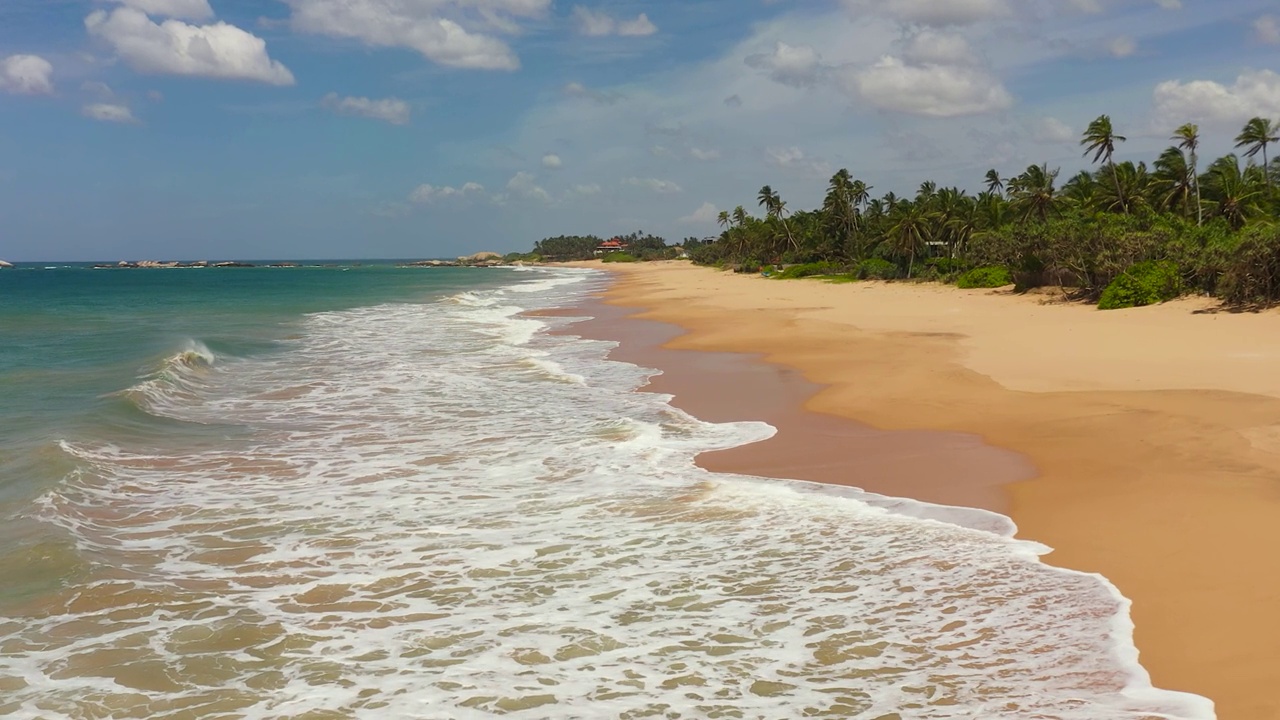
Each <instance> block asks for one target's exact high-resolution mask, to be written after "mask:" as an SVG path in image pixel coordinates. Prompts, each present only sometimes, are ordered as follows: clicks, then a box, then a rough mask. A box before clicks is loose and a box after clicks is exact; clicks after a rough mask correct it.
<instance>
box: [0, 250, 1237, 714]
mask: <svg viewBox="0 0 1280 720" xmlns="http://www.w3.org/2000/svg"><path fill="white" fill-rule="evenodd" d="M431 272H434V271H431ZM500 274H501V275H502V278H503V279H502V280H501V281H500V282H498V281H494V282H493V283H492V284H491V285H490V286H489V287H480V288H473V289H471V290H467V291H462V292H451V293H447V294H446V293H445V292H444V291H442V290H439V289H437V290H436V291H433V292H432V293H425V292H417V293H416V297H414V295H415V293H406V294H407V295H410V296H411V297H409V298H407V299H408V300H410V301H408V302H390V303H388V302H380V301H379V302H372V303H369V304H365V305H362V306H356V307H348V308H338V309H332V310H325V311H321V312H312V313H310V314H307V315H305V316H304V317H300V318H297V319H295V320H294V321H292V322H291V323H290V324H289V325H288V327H287V328H285V329H284V330H279V329H278V320H273V321H272V322H273V323H276V324H275V325H273V327H276V328H277V330H276V331H272V333H266V334H267V335H269V336H270V337H271V340H270V343H271V345H270V348H269V349H267V350H264V351H257V352H250V353H244V354H239V355H238V354H235V353H229V352H219V351H218V345H217V343H215V342H207V341H206V339H202V338H200V337H199V336H198V335H197V336H194V337H190V338H187V339H184V340H182V341H181V342H178V343H175V344H174V346H173V347H171V348H169V350H168V351H167V352H166V353H165V354H161V355H159V356H158V357H157V358H156V360H155V362H154V363H153V364H152V366H151V367H150V368H149V369H148V371H147V372H146V373H144V374H143V377H141V378H138V379H137V380H136V381H135V382H133V383H131V384H130V385H128V386H121V387H118V388H115V389H114V390H113V392H111V393H109V394H108V395H107V396H106V397H105V398H104V399H103V401H102V402H104V403H107V404H108V405H109V406H110V407H111V408H112V410H113V412H115V413H117V415H118V416H120V417H125V416H128V417H130V418H131V419H130V420H129V421H128V422H120V421H117V422H114V423H113V424H112V425H111V426H110V428H107V429H100V431H95V430H93V429H92V426H91V425H89V424H83V425H80V426H77V427H78V430H77V431H76V432H74V433H66V434H65V437H61V438H59V439H58V442H57V443H56V444H55V445H54V446H53V448H48V447H44V448H42V449H40V450H39V452H38V453H36V452H34V451H31V452H26V451H24V452H22V453H18V454H19V455H21V456H22V458H23V459H20V460H11V461H10V462H11V463H15V464H14V465H12V467H19V468H20V467H24V466H23V465H22V463H27V464H28V465H30V466H33V467H34V466H36V465H39V466H41V467H42V468H44V471H45V472H46V473H47V472H51V471H56V472H58V473H60V474H59V475H58V477H59V478H60V479H59V480H58V482H57V483H56V484H53V485H52V486H51V487H48V488H43V489H42V490H41V491H40V492H38V493H31V494H32V495H33V497H31V498H30V499H29V500H23V501H21V502H15V503H12V504H11V506H10V509H11V511H12V515H13V517H14V522H13V523H11V524H10V527H13V528H19V529H18V530H13V531H10V532H11V534H12V537H10V538H9V540H8V541H7V544H6V546H5V548H4V551H5V552H4V554H3V555H2V556H0V572H3V576H4V577H15V578H18V580H17V581H16V582H14V583H13V584H11V585H10V587H9V589H8V590H6V591H5V595H4V599H3V604H2V605H0V610H2V614H3V616H4V617H2V618H0V714H4V713H9V714H12V715H14V716H16V717H74V718H89V717H95V718H125V717H148V718H149V717H168V718H181V717H193V718H194V717H246V718H280V717H290V718H296V717H305V718H339V717H341V718H348V717H350V718H387V717H430V718H484V717H491V716H495V715H509V716H514V717H527V718H600V717H618V718H649V717H652V718H793V717H856V718H886V719H887V718H979V717H980V718H993V717H1009V718H1064V719H1066V718H1089V719H1090V720H1099V719H1106V718H1132V719H1137V718H1157V717H1160V718H1207V717H1211V716H1212V710H1211V706H1210V705H1209V703H1208V701H1205V700H1203V699H1200V698H1195V697H1192V696H1186V695H1179V694H1175V693H1165V692H1160V691H1156V690H1152V689H1151V688H1150V686H1149V683H1148V682H1147V681H1146V676H1145V673H1144V672H1143V671H1142V670H1141V668H1140V667H1138V666H1137V665H1136V662H1135V651H1134V650H1133V647H1132V642H1131V639H1130V635H1131V627H1130V626H1129V623H1128V619H1127V617H1128V616H1127V602H1125V601H1124V600H1123V599H1122V598H1120V597H1119V596H1118V595H1117V594H1116V593H1115V591H1114V589H1113V588H1112V587H1111V586H1110V585H1109V584H1107V583H1105V581H1103V580H1101V579H1100V578H1097V577H1094V576H1088V575H1083V574H1079V573H1073V572H1068V571H1062V570H1057V569H1053V568H1050V567H1048V566H1046V565H1043V564H1041V563H1040V562H1039V559H1038V555H1039V554H1040V553H1041V552H1043V551H1044V550H1045V549H1044V548H1041V547H1039V546H1036V545H1033V544H1029V543H1024V542H1019V541H1015V540H1012V539H1010V538H1009V535H1010V534H1011V532H1012V526H1011V524H1010V523H1009V522H1008V520H1007V519H1006V518H1003V517H1001V516H996V515H992V514H990V513H984V512H980V511H965V510H956V509H947V508H938V507H932V506H925V505H921V504H918V503H912V502H909V501H900V500H889V499H885V498H879V497H877V496H870V495H864V494H862V493H859V492H857V491H852V490H846V489H843V488H831V487H819V486H812V485H807V484H803V483H788V482H778V481H767V480H761V479H754V478H747V477H737V476H723V475H711V474H709V473H706V472H704V471H702V470H700V469H698V468H697V467H696V466H695V465H694V464H693V457H694V456H695V455H696V454H697V453H699V452H702V451H705V450H708V449H713V448H722V447H731V446H735V445H739V444H742V443H746V442H751V441H753V440H758V439H762V438H765V437H768V436H769V435H770V433H771V432H772V429H771V428H769V427H767V426H764V425H760V424H755V423H730V424H718V425H716V424H708V423H703V422H700V421H698V420H696V419H694V418H692V417H690V416H688V415H686V414H684V413H682V412H680V411H678V410H675V409H673V408H671V407H670V406H669V405H667V404H666V400H668V399H669V398H666V397H663V396H661V395H653V394H647V393H635V392H632V391H633V390H634V389H636V388H638V387H640V386H641V385H643V384H644V383H645V382H646V380H647V378H649V377H650V376H651V375H652V373H653V371H651V370H646V369H643V368H638V367H635V366H632V365H627V364H624V363H618V362H612V361H608V360H605V359H604V357H605V354H606V353H607V351H608V350H609V348H610V347H611V346H610V344H609V343H604V342H599V341H590V340H583V339H579V338H575V337H572V336H561V335H551V334H548V333H547V332H546V331H547V330H548V329H550V328H553V327H561V326H564V325H565V324H566V323H567V322H568V320H566V319H563V318H536V319H535V318H528V317H521V316H519V313H520V311H521V310H528V309H537V308H547V307H561V306H566V305H570V304H572V303H574V302H575V301H576V300H578V299H581V298H583V297H585V296H586V295H588V294H590V293H592V292H595V291H597V290H598V289H599V288H600V287H601V285H602V283H603V282H604V279H603V278H602V276H600V275H597V274H595V273H590V272H579V271H544V270H534V271H529V272H510V273H508V272H507V271H501V273H500ZM489 277H496V276H489ZM273 333H274V334H273ZM210 348H213V349H210ZM165 358H167V359H165ZM128 408H131V409H132V410H127V409H128ZM129 413H133V414H132V415H130V414H129ZM6 467H8V466H6ZM6 472H8V473H13V472H14V471H13V470H8V471H6ZM10 481H11V482H16V481H14V480H12V479H11V480H10ZM11 573H12V574H11Z"/></svg>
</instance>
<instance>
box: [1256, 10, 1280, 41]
mask: <svg viewBox="0 0 1280 720" xmlns="http://www.w3.org/2000/svg"><path fill="white" fill-rule="evenodd" d="M1253 36H1254V37H1256V38H1257V39H1258V40H1259V41H1260V42H1264V43H1266V44H1268V45H1280V19H1277V18H1276V16H1275V15H1263V16H1261V17H1259V18H1258V19H1257V20H1254V21H1253Z"/></svg>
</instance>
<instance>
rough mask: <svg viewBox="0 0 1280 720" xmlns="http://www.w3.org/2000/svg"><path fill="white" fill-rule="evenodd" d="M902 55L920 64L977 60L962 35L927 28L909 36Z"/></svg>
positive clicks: (942, 63) (970, 63) (954, 63)
mask: <svg viewBox="0 0 1280 720" xmlns="http://www.w3.org/2000/svg"><path fill="white" fill-rule="evenodd" d="M903 56H904V57H905V58H906V59H907V60H909V61H911V62H913V63H917V64H920V65H975V64H977V61H978V59H977V57H976V56H975V55H974V53H973V49H972V48H970V47H969V41H968V40H966V39H965V38H964V36H962V35H958V34H956V33H953V32H945V31H940V30H927V29H926V30H923V31H921V32H918V33H916V34H915V35H913V36H912V37H911V39H910V40H909V41H908V42H907V48H906V50H905V51H904V53H903Z"/></svg>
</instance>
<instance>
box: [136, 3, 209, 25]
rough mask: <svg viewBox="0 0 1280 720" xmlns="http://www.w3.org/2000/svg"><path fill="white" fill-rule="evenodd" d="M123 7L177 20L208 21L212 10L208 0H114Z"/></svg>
mask: <svg viewBox="0 0 1280 720" xmlns="http://www.w3.org/2000/svg"><path fill="white" fill-rule="evenodd" d="M115 2H118V3H120V4H122V5H124V6H125V7H130V8H133V9H134V10H140V11H142V12H144V13H146V14H148V15H156V16H159V17H170V18H177V19H178V20H210V19H212V18H213V8H211V7H209V0H115Z"/></svg>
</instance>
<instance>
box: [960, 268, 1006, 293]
mask: <svg viewBox="0 0 1280 720" xmlns="http://www.w3.org/2000/svg"><path fill="white" fill-rule="evenodd" d="M1012 284H1013V275H1010V274H1009V268H1007V267H980V268H974V269H973V270H970V271H969V272H967V273H965V274H963V275H961V276H960V277H959V278H957V279H956V287H961V288H965V289H971V288H1000V287H1004V286H1006V285H1012Z"/></svg>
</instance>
